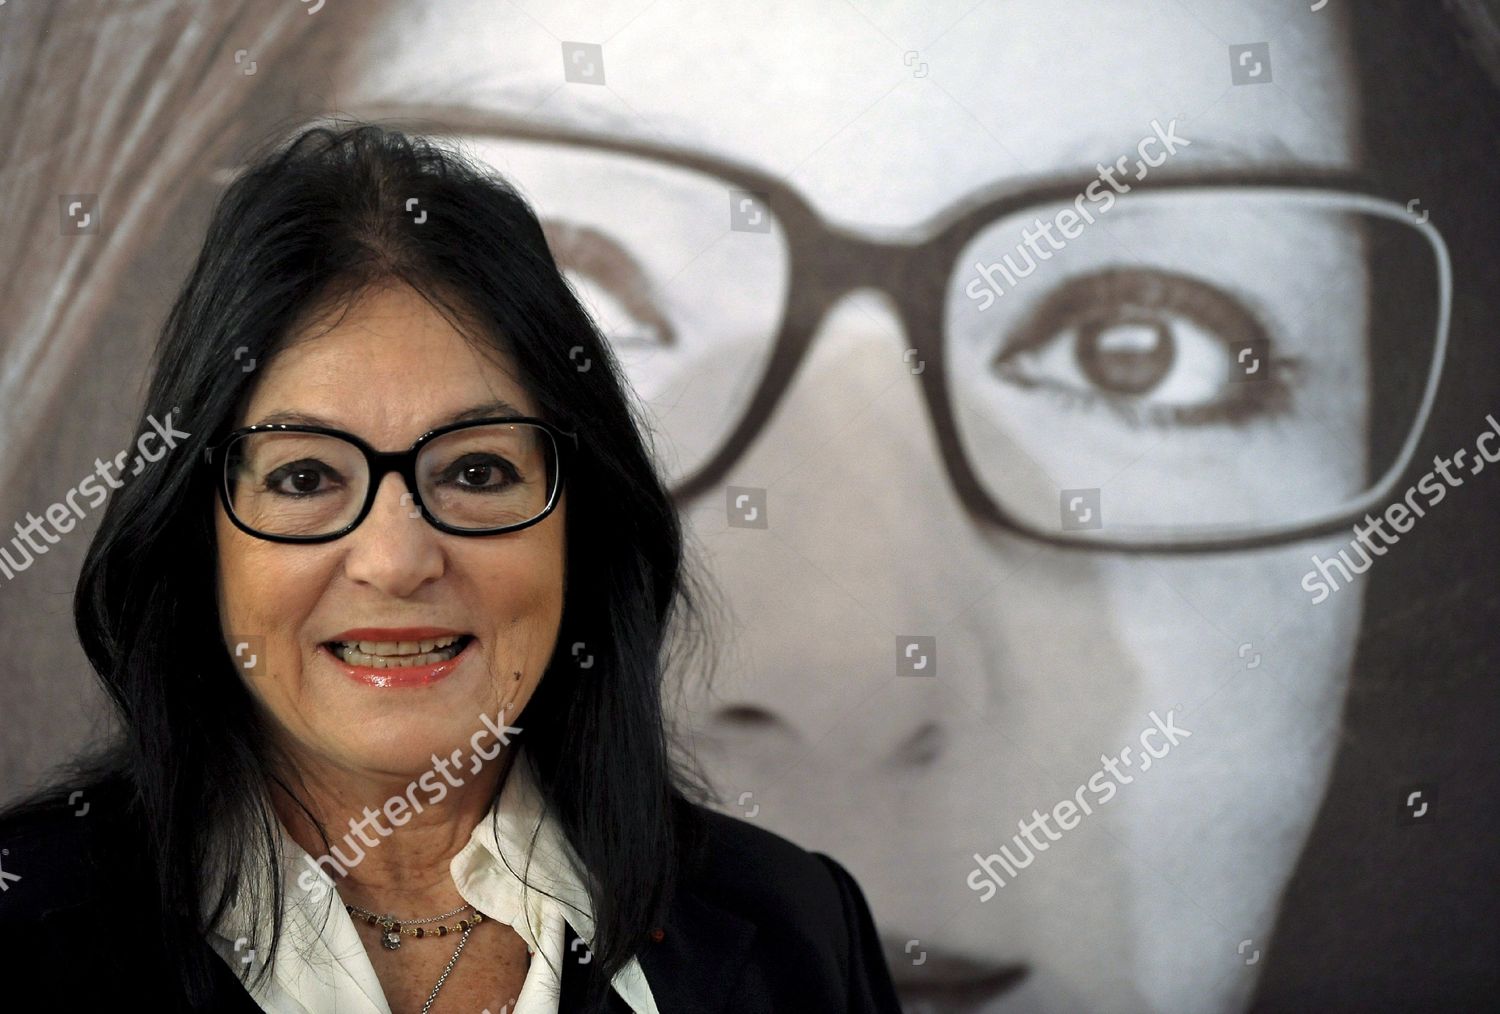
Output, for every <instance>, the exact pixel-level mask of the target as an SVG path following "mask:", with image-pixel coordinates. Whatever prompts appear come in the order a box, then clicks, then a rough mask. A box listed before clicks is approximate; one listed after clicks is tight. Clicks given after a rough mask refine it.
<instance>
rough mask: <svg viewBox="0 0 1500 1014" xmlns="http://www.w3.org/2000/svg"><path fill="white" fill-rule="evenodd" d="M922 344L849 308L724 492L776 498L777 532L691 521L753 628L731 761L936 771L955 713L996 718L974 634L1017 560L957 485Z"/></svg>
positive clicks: (746, 643)
mask: <svg viewBox="0 0 1500 1014" xmlns="http://www.w3.org/2000/svg"><path fill="white" fill-rule="evenodd" d="M909 344H910V343H909V342H908V340H907V337H906V335H905V333H904V330H903V329H902V327H901V325H900V322H899V320H898V318H897V317H896V315H895V314H894V313H893V311H892V308H891V306H890V304H889V301H888V299H887V298H886V297H885V296H884V295H883V294H881V293H875V292H871V291H860V292H855V293H851V294H850V295H848V296H846V297H845V298H843V299H842V300H840V301H839V302H838V303H837V304H836V305H835V306H834V307H833V308H832V309H831V310H830V312H829V313H828V314H827V315H826V316H825V318H824V320H823V321H822V322H821V324H820V326H819V329H818V332H817V334H816V335H815V336H814V341H813V344H812V346H811V348H810V349H809V350H808V354H807V358H806V359H804V361H803V362H802V364H801V366H800V368H799V369H798V371H797V374H796V375H795V377H794V378H793V379H792V381H791V386H790V387H789V389H788V390H787V391H786V392H785V393H784V395H783V397H782V400H781V402H780V404H779V406H778V407H777V409H776V410H775V412H774V413H773V414H772V416H771V419H770V420H769V422H768V424H767V426H766V428H765V430H763V431H762V432H761V433H760V434H759V435H758V436H757V437H756V438H755V440H754V441H753V442H752V444H751V446H750V448H749V450H748V451H747V452H746V454H745V456H744V457H743V458H742V459H741V460H740V461H739V462H737V463H736V464H735V465H734V466H732V467H731V469H730V472H729V474H728V475H727V476H726V478H725V480H724V481H725V483H726V484H729V485H735V486H744V487H751V488H756V489H764V491H765V492H764V503H765V505H766V510H767V521H768V523H767V527H766V528H764V529H759V528H742V527H733V526H728V527H725V526H723V519H722V518H715V517H713V515H712V514H711V513H710V512H709V511H708V510H707V508H706V506H705V505H699V506H697V507H695V508H694V509H693V510H692V515H693V516H694V519H695V523H696V524H698V525H699V526H701V527H702V528H704V529H706V530H705V531H703V532H700V535H701V537H702V538H703V539H704V540H705V541H706V542H708V543H709V544H710V546H711V550H712V556H713V557H714V558H715V560H716V562H717V568H718V569H717V577H718V580H719V581H720V583H721V587H722V588H723V590H724V594H725V597H726V599H727V604H728V608H729V609H730V610H731V612H732V613H733V614H734V615H735V621H736V622H735V625H734V633H733V635H732V636H733V639H734V641H735V646H734V647H735V650H734V651H733V652H731V653H730V654H728V655H726V661H725V668H724V670H723V672H724V676H725V679H724V680H723V682H722V684H721V688H720V690H719V691H718V693H717V694H716V697H717V701H716V703H717V704H718V705H719V707H717V708H716V709H715V710H714V711H712V712H711V713H710V717H709V722H708V728H707V729H706V730H705V731H706V732H707V733H708V734H709V736H710V737H711V738H712V739H721V740H725V741H726V742H725V745H726V747H727V748H728V749H729V751H730V752H731V754H738V755H739V756H740V757H745V756H746V755H747V754H749V755H752V756H759V757H762V758H764V759H765V760H767V761H768V762H774V760H775V759H776V758H777V757H778V756H779V757H782V758H786V759H788V760H790V759H791V755H790V754H789V753H788V751H791V753H792V754H795V753H797V752H799V751H800V750H803V749H806V750H811V749H813V748H816V749H817V752H818V754H819V755H820V756H821V757H826V758H843V759H844V760H845V762H847V763H848V764H851V765H858V766H860V767H871V766H874V765H877V764H883V763H888V762H894V763H898V764H900V763H925V762H929V761H931V760H932V759H933V756H934V752H935V751H941V749H942V745H943V743H944V740H945V737H944V728H945V726H946V724H947V723H948V721H949V719H950V718H951V717H953V716H956V715H959V714H960V713H962V712H965V711H967V712H969V713H970V716H971V717H972V714H973V713H974V709H976V708H977V709H979V710H980V711H982V710H983V708H984V707H986V706H987V704H988V698H989V695H990V693H991V689H990V688H989V687H988V685H987V682H986V681H985V680H983V679H981V678H980V673H981V671H982V660H981V659H978V658H975V657H973V654H974V653H973V648H974V645H973V643H972V639H970V638H966V637H962V636H959V632H961V631H964V630H969V629H970V627H969V626H968V624H969V623H970V622H971V621H972V620H973V619H974V618H973V617H972V616H966V615H965V612H966V610H967V609H968V608H969V607H970V606H972V605H974V604H976V602H977V601H978V600H980V599H982V598H984V597H985V594H986V592H987V591H989V590H991V589H992V588H993V586H994V584H995V583H996V581H997V578H998V576H999V574H998V573H997V571H1001V570H1004V569H1005V568H1006V567H1007V559H1006V555H1007V546H1006V544H1004V543H1002V544H999V545H998V547H997V543H996V541H995V540H994V538H993V536H992V535H991V536H990V537H988V538H987V537H985V533H981V532H980V531H978V530H977V529H976V522H975V521H974V520H972V519H971V518H970V517H969V516H968V514H967V513H966V512H965V511H964V510H963V508H962V506H961V503H960V502H959V500H958V498H957V496H956V494H955V493H954V492H953V489H952V487H951V485H950V484H949V482H948V479H947V476H946V475H945V474H944V471H943V465H942V460H941V457H940V455H939V451H938V447H937V445H936V443H935V436H934V431H933V427H932V424H931V421H930V418H929V416H928V413H927V407H926V404H925V402H924V400H923V397H922V392H921V381H922V377H921V371H922V370H924V369H929V368H935V365H930V364H926V363H921V362H920V361H919V360H918V358H917V357H916V356H915V355H914V354H908V353H907V348H908V346H909ZM718 499H719V502H721V503H722V502H723V500H724V497H723V494H722V493H720V494H719V498H718ZM1009 548H1010V549H1011V550H1015V549H1016V547H1014V546H1011V547H1009ZM1017 551H1019V550H1017ZM945 647H947V648H950V649H952V650H947V651H945V650H944V649H945ZM730 659H732V662H731V661H730ZM731 741H732V742H731Z"/></svg>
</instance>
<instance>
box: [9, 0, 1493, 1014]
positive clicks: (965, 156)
mask: <svg viewBox="0 0 1500 1014" xmlns="http://www.w3.org/2000/svg"><path fill="white" fill-rule="evenodd" d="M1497 18H1500V10H1497V8H1496V7H1495V6H1494V5H1493V4H1492V3H1489V2H1487V0H1448V2H1441V3H1440V2H1430V3H1428V2H1423V3H1398V2H1395V0H1381V2H1373V3H1363V2H1362V3H1359V4H1355V3H1353V2H1352V0H1295V2H1294V0H1201V2H1197V0H1195V2H1184V0H1131V2H1128V3H1103V2H1099V0H991V2H979V3H973V2H970V0H963V2H954V3H949V2H941V3H905V2H864V0H851V2H845V0H838V2H824V0H817V2H799V3H793V2H790V0H784V2H767V3H751V4H729V3H678V2H673V0H657V2H647V0H631V2H619V3H615V2H597V3H540V2H517V3H497V2H491V0H430V2H416V0H411V2H406V0H379V2H374V0H372V2H352V0H345V2H340V0H300V2H299V0H281V2H272V0H257V2H254V3H244V4H239V5H218V4H215V5H210V4H208V3H206V2H203V0H200V2H197V3H194V2H189V0H182V2H164V0H163V2H144V0H142V2H121V3H111V4H97V3H85V2H58V3H45V4H44V3H41V2H40V0H12V2H10V3H8V4H4V5H3V6H0V127H3V133H4V136H5V138H6V144H5V151H4V154H3V155H0V160H3V161H0V193H4V194H5V195H6V202H5V203H6V214H5V225H4V226H3V236H4V243H3V244H0V259H3V267H4V272H3V277H4V279H5V281H4V282H3V283H0V284H3V285H4V290H5V299H4V300H3V301H0V448H3V450H0V476H4V477H5V479H6V480H7V481H6V482H5V484H4V487H3V491H0V507H3V512H0V522H3V524H4V528H5V529H9V528H11V527H12V526H11V522H12V521H14V522H15V526H14V527H15V535H16V537H15V539H10V535H11V533H10V532H9V531H0V538H4V539H8V540H10V541H7V542H4V543H0V636H3V642H4V644H5V647H6V652H5V662H4V663H3V666H0V671H3V673H4V683H3V699H4V705H3V707H0V734H3V736H4V745H3V749H0V772H3V777H4V788H5V789H6V790H7V794H8V795H9V794H14V793H19V792H20V791H21V790H22V789H23V788H24V787H26V786H27V785H29V784H31V783H32V782H33V781H35V780H37V779H39V778H40V777H41V776H42V774H43V773H44V771H45V770H46V769H47V768H48V766H49V765H51V764H53V763H54V762H56V761H58V760H60V759H62V758H63V757H65V756H67V755H68V754H69V753H70V752H71V751H72V750H73V749H74V748H76V747H77V746H78V745H79V744H81V743H82V742H84V741H85V740H86V739H88V738H89V737H91V736H95V735H98V734H100V728H101V723H102V721H103V717H102V716H103V715H104V714H105V711H106V709H105V707H104V704H103V701H102V700H101V699H100V698H99V695H98V693H97V691H96V690H95V689H94V686H93V683H92V680H91V676H90V673H89V671H88V668H87V663H86V662H84V660H83V657H82V655H81V653H80V652H79V651H78V648H77V645H76V640H75V639H74V635H73V631H72V626H71V614H70V612H69V609H68V596H69V594H70V592H71V588H72V582H73V581H74V580H75V579H76V576H77V568H78V563H79V560H80V559H81V557H82V554H83V552H84V549H85V548H86V544H87V538H88V535H87V532H88V530H89V528H90V521H91V520H92V519H91V518H90V517H88V516H87V515H89V514H91V513H92V510H93V508H95V507H97V506H98V505H97V503H95V504H93V505H92V506H91V507H89V508H88V509H86V510H84V511H82V512H81V513H82V514H83V515H85V516H83V517H80V518H78V520H77V525H76V529H75V530H72V532H71V534H67V533H66V532H65V531H57V532H56V533H55V535H54V533H53V532H51V531H49V532H48V534H47V535H46V536H45V537H44V536H42V535H41V534H40V530H41V526H39V525H37V524H35V523H34V522H35V519H38V518H43V519H45V518H51V517H52V516H53V514H52V513H51V512H49V510H48V508H49V506H55V505H56V504H57V503H59V502H64V503H65V502H66V500H65V499H64V494H66V493H67V491H68V490H69V487H70V486H73V485H74V483H75V479H76V478H77V477H78V476H82V475H87V474H88V473H89V472H90V471H91V470H92V469H94V467H95V463H96V462H97V460H98V459H106V460H108V459H110V458H111V456H112V455H114V453H115V451H116V450H117V449H118V447H124V446H127V445H128V443H129V441H130V440H132V439H133V438H134V434H131V433H130V432H129V427H130V425H131V422H130V420H131V419H133V417H134V413H135V412H136V411H137V410H138V402H139V396H140V383H141V379H142V378H143V376H144V371H145V369H146V364H147V362H148V359H149V354H150V349H151V344H152V341H153V339H154V336H155V329H157V328H158V327H159V326H160V322H161V317H162V315H163V314H164V312H165V310H166V308H167V306H168V305H169V304H170V301H171V298H172V296H173V294H174V292H175V290H176V288H177V286H178V285H180V283H181V280H182V274H183V272H184V271H185V270H186V268H187V266H188V265H189V264H190V263H191V259H192V257H193V255H194V252H195V249H196V245H197V243H198V242H200V241H201V238H202V227H203V224H204V222H205V221H206V218H207V214H208V210H209V208H210V207H211V205H212V202H213V200H214V198H215V196H216V195H217V194H218V193H220V192H221V191H222V189H223V187H224V186H225V185H226V184H227V183H228V182H229V181H230V180H231V179H233V178H234V175H235V172H236V169H237V167H238V166H239V164H240V160H241V159H242V158H243V157H244V156H245V155H246V153H247V152H249V151H250V150H252V149H253V148H254V146H255V145H257V144H259V143H261V142H263V141H265V139H267V138H269V137H273V136H277V135H279V134H285V133H289V132H291V131H292V130H294V129H295V128H296V127H298V126H300V125H303V124H306V123H308V122H312V121H314V120H317V119H319V118H336V117H345V118H354V119H360V120H370V121H376V122H381V123H386V124H389V125H391V126H393V127H398V128H400V129H403V130H407V131H410V132H412V133H417V134H422V135H425V136H429V137H432V138H434V139H440V140H442V141H443V143H446V144H451V145H453V146H455V147H457V148H460V149H462V150H463V151H464V152H465V153H466V154H467V155H468V156H469V157H471V158H473V159H474V160H475V161H476V162H479V163H482V164H484V165H485V166H487V167H489V168H491V169H492V170H493V171H495V172H498V173H500V174H502V175H504V176H505V177H506V178H507V179H509V180H510V181H511V182H512V183H513V184H514V185H515V186H516V187H517V188H518V189H519V190H520V191H521V192H522V193H523V194H524V195H525V196H526V197H527V198H528V200H530V201H531V202H532V204H533V206H534V207H535V208H536V210H537V212H538V214H539V216H540V217H541V218H542V220H543V224H544V227H545V229H546V233H547V238H548V242H549V245H550V247H551V249H552V252H553V255H554V257H555V258H556V259H557V261H558V263H559V265H560V266H562V267H563V268H564V269H565V271H566V273H567V276H568V278H569V280H570V282H571V283H572V285H573V287H574V288H575V290H576V291H577V292H578V294H579V295H580V297H581V298H582V299H583V300H584V302H585V304H586V305H587V306H588V308H589V309H590V311H591V313H592V314H593V315H594V317H595V319H596V320H597V321H598V323H599V325H600V327H601V328H602V329H603V330H604V331H605V333H606V334H607V335H608V336H609V338H610V339H611V342H612V346H613V350H614V352H615V354H616V355H617V357H618V358H619V361H620V363H621V365H622V366H623V368H624V370H625V372H626V374H627V376H628V378H629V380H630V384H631V387H632V388H633V390H634V391H635V393H636V394H637V395H638V397H639V400H640V403H641V408H642V418H643V419H644V420H646V421H647V422H648V423H649V427H650V432H651V435H652V438H653V446H654V450H655V453H656V455H657V459H658V463H659V467H660V468H661V470H662V472H663V474H664V475H665V476H667V478H668V479H669V481H670V483H671V484H672V488H673V490H674V493H675V495H676V497H677V502H678V504H679V506H680V510H681V512H682V516H683V518H684V519H685V521H686V523H687V525H688V530H689V532H690V534H691V543H692V553H693V565H694V567H695V568H696V570H697V571H698V572H699V573H700V574H701V575H702V577H703V578H704V580H705V584H706V586H707V587H711V588H713V589H714V590H715V593H716V598H717V601H718V603H719V605H720V609H719V619H720V622H719V623H718V624H717V625H716V626H715V628H714V629H713V630H712V631H710V632H708V634H709V636H708V637H707V638H706V641H705V643H706V646H707V650H705V651H698V652H688V651H683V652H681V653H679V654H678V655H677V656H675V657H676V658H678V660H679V662H680V664H679V665H677V666H676V667H675V669H674V672H673V680H674V684H673V685H674V688H676V690H677V691H678V692H677V693H675V694H674V695H673V697H672V701H673V708H674V710H673V717H674V720H675V725H676V729H677V733H678V735H679V738H680V742H681V746H682V749H683V751H684V753H685V754H689V755H692V756H694V757H696V758H697V761H698V763H700V764H701V765H702V767H703V769H704V771H705V772H706V773H707V774H708V775H709V776H710V778H711V780H712V782H713V783H714V785H715V787H716V788H717V790H718V791H719V793H720V796H721V800H720V805H721V807H722V808H723V809H724V811H725V812H727V813H731V814H733V815H735V816H738V817H741V818H744V819H748V820H752V821H756V822H759V823H761V824H762V825H763V826H765V827H766V828H768V829H770V830H773V831H775V832H776V833H778V834H781V835H783V836H785V837H787V838H789V839H791V840H792V841H794V842H796V843H797V844H799V845H802V846H803V847H805V848H808V849H814V850H817V851H822V852H826V853H828V854H830V855H832V856H834V857H836V858H837V859H839V860H840V862H842V863H844V864H845V865H846V866H847V867H848V869H849V870H850V871H851V872H852V873H853V874H854V875H855V876H856V878H857V879H858V880H859V882H860V884H861V886H862V887H863V889H864V891H865V892H866V895H867V897H868V899H869V902H870V905H871V908H872V910H873V913H874V916H875V919H876V922H877V924H878V927H879V929H880V932H881V935H882V939H883V942H884V944H885V950H886V956H887V960H888V962H889V963H890V966H891V971H892V974H893V977H894V978H895V980H896V982H897V984H898V987H899V989H900V991H901V995H902V999H903V1003H904V1004H905V1005H906V1006H907V1009H909V1010H911V1011H913V1012H924V1011H925V1012H932V1014H938V1012H943V1011H972V1012H991V1011H993V1012H1009V1011H1018V1012H1019V1011H1049V1012H1050V1011H1056V1012H1063V1011H1081V1010H1089V1011H1095V1010H1097V1011H1222V1012H1230V1011H1243V1010H1251V1009H1264V1010H1280V1009H1320V1010H1384V1009H1390V1010H1395V1009H1460V1006H1459V1005H1460V1004H1461V1003H1470V1004H1478V1003H1479V1002H1480V1000H1481V998H1484V997H1487V996H1489V995H1491V992H1492V991H1493V989H1494V988H1495V987H1496V986H1497V985H1500V973H1497V971H1496V965H1495V962H1494V960H1493V955H1494V954H1495V953H1497V951H1496V945H1497V944H1500V933H1497V926H1496V916H1495V912H1496V911H1497V903H1500V898H1497V896H1496V884H1497V883H1500V877H1497V875H1496V874H1497V869H1496V860H1495V852H1494V848H1493V842H1494V841H1495V831H1496V816H1495V811H1494V803H1493V800H1494V792H1495V790H1496V788H1497V779H1496V764H1495V757H1496V746H1497V736H1496V732H1495V730H1496V728H1497V718H1500V709H1497V707H1496V704H1497V693H1496V684H1495V677H1496V667H1497V659H1500V655H1497V641H1496V637H1495V634H1494V630H1495V629H1496V628H1495V620H1496V618H1497V617H1496V610H1497V603H1500V598H1497V594H1496V587H1495V581H1494V574H1495V572H1496V569H1495V568H1496V551H1495V532H1496V520H1497V510H1496V505H1497V503H1500V486H1497V475H1500V468H1492V467H1490V466H1493V465H1495V464H1497V463H1500V384H1497V379H1500V373H1497V357H1500V346H1497V344H1496V341H1495V335H1496V333H1497V325H1500V313H1497V305H1496V303H1495V293H1496V292H1500V272H1497V265H1496V261H1495V257H1494V249H1495V247H1494V244H1495V237H1496V235H1497V232H1496V226H1497V224H1500V216H1497V213H1496V210H1495V204H1494V194H1495V193H1497V192H1500V190H1497V189H1496V186H1497V184H1500V169H1497V165H1500V163H1497V159H1496V156H1497V155H1500V149H1497V143H1496V141H1497V138H1500V132H1497V130H1496V127H1497V119H1500V116H1497V111H1500V105H1497V102H1496V98H1497V87H1500V21H1497ZM412 210H413V214H420V209H412ZM579 368H581V369H586V368H587V366H586V364H583V363H580V364H579ZM189 424H190V423H189ZM80 502H86V501H76V498H75V503H74V504H73V505H72V506H71V508H70V510H71V511H72V512H77V506H78V503H80ZM67 513H69V511H64V512H63V513H62V514H59V515H58V516H59V517H61V516H63V514H67ZM28 526H30V527H29V528H28ZM69 527H70V528H72V527H73V526H72V525H71V524H70V526H69ZM23 530H28V531H30V532H31V534H32V537H31V539H30V540H28V539H27V538H26V536H25V535H24V534H23ZM38 540H41V541H38ZM690 633H696V632H687V631H684V632H683V635H684V638H686V637H687V635H688V634H690ZM1463 1009H1477V1007H1472V1006H1470V1007H1465V1008H1463Z"/></svg>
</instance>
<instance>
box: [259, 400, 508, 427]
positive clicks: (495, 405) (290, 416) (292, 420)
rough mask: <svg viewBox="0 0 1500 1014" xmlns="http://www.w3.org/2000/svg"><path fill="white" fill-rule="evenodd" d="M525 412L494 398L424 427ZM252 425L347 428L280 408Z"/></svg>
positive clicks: (305, 413)
mask: <svg viewBox="0 0 1500 1014" xmlns="http://www.w3.org/2000/svg"><path fill="white" fill-rule="evenodd" d="M526 414H527V413H525V412H522V411H521V410H520V409H518V408H516V406H514V405H512V404H511V403H510V402H508V401H506V400H505V399H503V398H496V399H494V400H493V401H487V402H484V403H482V404H479V405H474V406H471V407H469V408H466V409H462V410H461V411H458V412H455V413H453V414H452V415H450V416H448V417H447V418H446V419H438V420H435V421H434V422H432V423H431V424H430V425H429V426H427V427H426V428H427V429H430V430H432V429H437V428H438V427H439V426H447V425H449V424H450V423H461V422H469V421H471V420H474V419H487V418H489V417H491V416H523V415H526ZM252 425H255V426H272V425H286V426H323V427H325V428H327V429H335V430H338V429H344V430H346V429H348V428H349V427H347V426H340V425H339V424H338V423H337V422H333V421H331V420H328V419H324V418H323V417H322V416H317V415H313V414H312V413H310V412H298V411H295V410H292V409H280V410H278V411H275V412H271V413H268V414H267V415H264V416H262V417H261V418H260V419H259V420H258V421H257V422H255V423H253V424H252Z"/></svg>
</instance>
